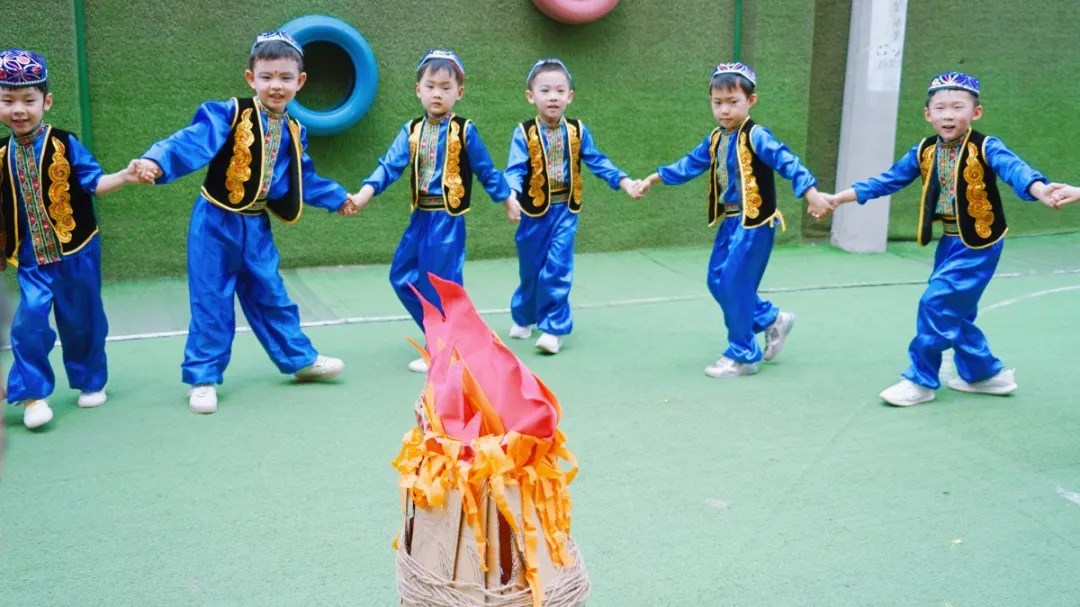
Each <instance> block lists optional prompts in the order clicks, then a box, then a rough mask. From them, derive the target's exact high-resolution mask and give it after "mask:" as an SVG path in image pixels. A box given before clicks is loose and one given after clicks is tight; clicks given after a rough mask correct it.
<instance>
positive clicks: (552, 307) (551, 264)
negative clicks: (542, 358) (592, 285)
mask: <svg viewBox="0 0 1080 607" xmlns="http://www.w3.org/2000/svg"><path fill="white" fill-rule="evenodd" d="M547 215H548V216H549V217H551V219H550V222H549V225H550V229H549V232H548V234H547V235H546V236H547V238H546V239H545V240H546V241H547V242H546V244H547V247H546V248H547V255H545V256H541V257H540V258H539V259H540V261H541V263H543V266H542V267H541V268H540V273H539V276H538V277H537V289H536V311H537V316H538V319H539V323H538V324H537V328H538V329H540V331H542V332H544V333H547V334H549V335H568V334H569V333H570V331H572V330H573V329H574V319H573V317H572V316H571V312H570V286H571V283H572V281H573V278H574V237H575V236H576V235H577V226H578V216H577V213H571V212H570V210H569V208H568V207H567V205H565V204H558V205H553V206H552V207H551V208H550V209H548V212H547ZM518 324H520V323H518Z"/></svg>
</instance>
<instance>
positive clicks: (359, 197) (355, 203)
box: [338, 185, 375, 217]
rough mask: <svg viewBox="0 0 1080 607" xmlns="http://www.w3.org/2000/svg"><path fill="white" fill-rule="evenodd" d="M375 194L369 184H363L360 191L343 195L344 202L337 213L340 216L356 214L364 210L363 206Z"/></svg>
mask: <svg viewBox="0 0 1080 607" xmlns="http://www.w3.org/2000/svg"><path fill="white" fill-rule="evenodd" d="M374 196H375V189H374V188H372V187H371V186H369V185H365V186H364V187H362V188H360V191H359V192H357V193H355V194H349V195H347V196H346V197H345V204H343V205H341V208H340V209H338V215H341V216H342V217H348V216H350V215H356V214H357V213H359V212H360V211H362V210H364V207H366V206H367V204H368V203H369V202H371V199H372V197H374Z"/></svg>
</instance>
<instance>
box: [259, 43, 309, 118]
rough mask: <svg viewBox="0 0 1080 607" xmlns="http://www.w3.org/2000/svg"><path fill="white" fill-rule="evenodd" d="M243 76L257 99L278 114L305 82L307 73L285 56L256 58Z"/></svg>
mask: <svg viewBox="0 0 1080 607" xmlns="http://www.w3.org/2000/svg"><path fill="white" fill-rule="evenodd" d="M244 77H245V78H247V82H248V85H249V86H250V87H251V88H252V89H253V90H254V91H255V94H256V96H258V97H259V101H261V102H262V104H263V105H264V106H266V108H267V109H269V110H270V111H271V112H275V113H278V114H280V113H282V112H284V111H285V106H286V105H288V104H289V102H290V101H292V100H293V97H296V92H297V91H299V90H300V89H301V88H303V86H304V83H305V82H307V74H306V73H304V72H301V71H300V69H299V66H297V64H296V61H295V60H293V59H289V58H286V57H280V58H278V59H257V60H256V61H255V65H254V66H252V69H250V70H245V71H244Z"/></svg>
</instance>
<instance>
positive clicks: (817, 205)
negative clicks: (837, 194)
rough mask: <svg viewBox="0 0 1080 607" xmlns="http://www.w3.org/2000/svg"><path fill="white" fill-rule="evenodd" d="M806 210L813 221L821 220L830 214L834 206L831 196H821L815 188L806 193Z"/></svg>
mask: <svg viewBox="0 0 1080 607" xmlns="http://www.w3.org/2000/svg"><path fill="white" fill-rule="evenodd" d="M805 196H806V210H807V212H808V213H810V216H811V217H813V218H814V219H821V218H823V217H825V216H826V215H828V214H829V213H830V212H832V210H833V207H834V206H836V205H835V202H834V201H833V200H832V197H831V196H828V195H826V194H822V193H821V192H819V191H817V189H815V188H810V189H809V190H807V191H806V195H805Z"/></svg>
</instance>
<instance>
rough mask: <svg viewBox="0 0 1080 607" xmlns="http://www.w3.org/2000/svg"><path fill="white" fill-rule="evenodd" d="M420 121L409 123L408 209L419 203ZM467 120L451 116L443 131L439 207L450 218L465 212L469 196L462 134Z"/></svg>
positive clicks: (469, 176) (469, 173)
mask: <svg viewBox="0 0 1080 607" xmlns="http://www.w3.org/2000/svg"><path fill="white" fill-rule="evenodd" d="M423 126H424V118H423V117H420V118H416V119H414V120H413V121H412V122H410V123H409V165H410V167H411V171H412V172H411V178H410V179H409V188H410V190H411V191H412V208H413V209H415V208H416V207H417V205H418V204H419V202H420V184H419V179H420V155H419V154H417V150H419V148H420V130H421V128H422V127H423ZM468 126H469V121H468V120H467V119H465V118H462V117H461V116H451V117H450V124H449V126H448V127H447V132H446V159H445V161H444V162H443V166H442V192H443V193H442V199H443V208H444V209H445V210H446V212H447V213H450V214H451V215H461V214H462V213H464V212H466V211H468V210H469V199H470V198H471V197H472V180H473V179H472V167H471V166H470V165H469V153H468V150H466V149H465V131H466V128H467V127H468Z"/></svg>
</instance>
